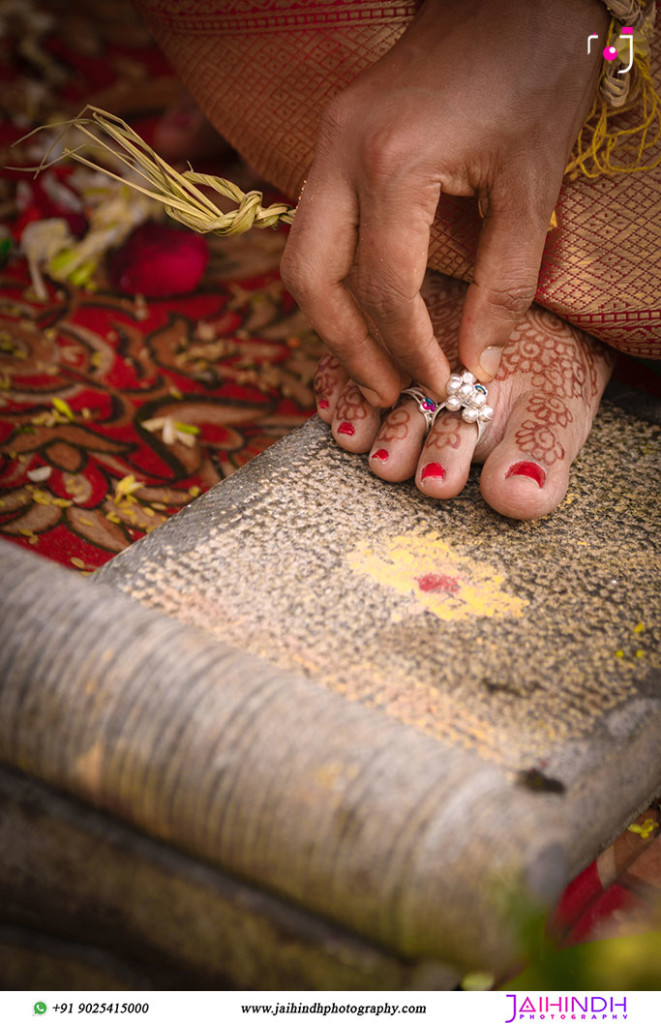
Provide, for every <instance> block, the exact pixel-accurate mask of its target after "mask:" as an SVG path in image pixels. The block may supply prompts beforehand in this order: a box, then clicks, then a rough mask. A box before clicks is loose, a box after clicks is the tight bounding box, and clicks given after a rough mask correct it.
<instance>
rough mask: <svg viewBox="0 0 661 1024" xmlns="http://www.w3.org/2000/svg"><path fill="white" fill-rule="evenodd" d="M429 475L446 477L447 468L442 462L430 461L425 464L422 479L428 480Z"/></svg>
mask: <svg viewBox="0 0 661 1024" xmlns="http://www.w3.org/2000/svg"><path fill="white" fill-rule="evenodd" d="M428 476H431V477H435V478H436V479H438V478H439V477H440V479H441V480H443V479H444V477H445V470H444V469H443V467H442V465H441V464H440V462H428V463H427V465H426V466H423V469H422V472H421V474H420V479H421V480H426V479H427V477H428Z"/></svg>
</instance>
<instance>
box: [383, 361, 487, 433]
mask: <svg viewBox="0 0 661 1024" xmlns="http://www.w3.org/2000/svg"><path fill="white" fill-rule="evenodd" d="M447 393H448V397H447V398H446V399H445V401H444V402H435V401H434V400H433V398H428V397H427V395H425V393H424V391H423V390H422V388H420V387H418V386H417V385H415V386H414V387H411V388H405V389H404V391H402V394H403V395H410V396H411V397H412V398H414V399H415V400H416V402H417V403H418V409H419V410H420V412H421V413H422V415H423V416H424V418H425V422H426V424H427V432H428V433H429V431H430V430H431V428H432V427H433V425H434V421H435V419H436V417H437V416H438V414H439V413H440V412H442V410H443V409H447V411H448V412H459V411H460V410H461V418H462V420H464V422H465V423H474V424H475V426H476V427H477V441H478V444H479V442H480V440H481V439H482V434H483V433H484V430H485V428H486V427H487V425H488V424H489V423H490V422H491V420H492V419H493V409H492V408H491V406H490V405H487V397H488V391H487V389H486V387H485V385H484V384H480V383H479V381H478V380H477V378H476V377H475V376H474V374H472V373H471V372H470V370H460V371H459V372H458V373H453V374H452V376H451V377H450V380H449V381H448V383H447Z"/></svg>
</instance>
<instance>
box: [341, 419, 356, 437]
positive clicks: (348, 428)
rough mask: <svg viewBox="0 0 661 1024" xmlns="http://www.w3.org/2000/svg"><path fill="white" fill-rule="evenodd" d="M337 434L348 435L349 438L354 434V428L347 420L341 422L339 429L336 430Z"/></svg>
mask: <svg viewBox="0 0 661 1024" xmlns="http://www.w3.org/2000/svg"><path fill="white" fill-rule="evenodd" d="M337 432H338V434H349V435H350V436H351V435H352V434H355V433H356V428H355V427H354V425H353V423H348V422H347V420H342V422H341V423H340V425H339V427H338V428H337Z"/></svg>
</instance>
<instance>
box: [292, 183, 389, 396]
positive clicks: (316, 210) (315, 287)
mask: <svg viewBox="0 0 661 1024" xmlns="http://www.w3.org/2000/svg"><path fill="white" fill-rule="evenodd" d="M357 231H358V207H357V202H356V197H355V193H354V191H353V189H352V188H351V187H350V186H349V185H348V184H347V183H345V182H344V181H343V180H342V179H338V178H335V179H333V180H331V178H330V176H329V175H324V174H322V173H319V172H315V169H314V165H313V168H312V169H311V171H310V176H309V178H308V181H307V184H306V187H305V192H304V195H303V197H302V199H301V202H300V203H299V206H298V208H297V211H296V216H295V218H294V223H293V225H292V229H291V233H290V236H289V239H288V242H287V246H286V248H285V251H284V254H283V258H282V264H281V272H282V280H283V282H284V284H285V286H286V288H287V289H288V290H289V291H290V292H291V294H292V295H293V297H294V298H295V299H296V301H297V302H298V304H299V306H300V307H301V309H302V310H303V312H304V313H305V314H306V316H307V317H308V319H309V320H310V322H311V324H312V326H313V327H314V329H315V330H316V331H317V332H318V334H319V335H320V336H321V338H322V339H323V341H324V342H325V343H326V345H327V346H328V348H329V349H330V350H331V352H332V353H333V355H335V357H336V358H337V359H338V360H339V361H340V362H341V363H342V365H343V366H344V368H345V369H346V370H347V372H348V374H349V376H350V377H351V379H352V380H353V381H354V382H355V383H356V384H358V385H359V386H360V387H361V390H362V391H363V393H364V394H365V397H366V398H367V399H368V401H369V402H370V403H371V404H372V405H375V406H381V407H384V408H385V407H388V406H390V405H392V404H393V403H394V402H395V401H396V400H397V397H398V395H399V393H400V391H401V388H402V379H401V374H400V371H399V369H398V368H397V366H396V365H395V364H394V362H393V360H392V359H391V358H390V356H389V355H388V353H387V352H386V351H385V350H384V348H383V347H382V346H381V345H380V344H379V343H378V342H377V340H376V339H375V338H374V337H373V335H372V333H371V332H370V329H369V327H368V325H367V322H366V320H365V317H364V316H363V315H362V313H361V311H360V309H359V308H358V306H357V304H356V302H355V300H354V298H353V296H352V294H351V292H350V291H349V288H348V287H347V285H346V283H345V280H346V278H347V277H348V275H349V274H350V272H351V269H352V267H353V264H354V258H355V254H356V242H357Z"/></svg>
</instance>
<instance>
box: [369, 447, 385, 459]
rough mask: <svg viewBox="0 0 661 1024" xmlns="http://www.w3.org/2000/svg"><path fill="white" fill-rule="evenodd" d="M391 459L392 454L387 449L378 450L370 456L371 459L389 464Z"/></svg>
mask: <svg viewBox="0 0 661 1024" xmlns="http://www.w3.org/2000/svg"><path fill="white" fill-rule="evenodd" d="M389 457H390V452H387V451H386V450H385V448H378V449H377V450H376V451H375V452H372V454H371V455H370V458H371V459H379V460H380V461H381V462H387V460H388V458H389Z"/></svg>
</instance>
